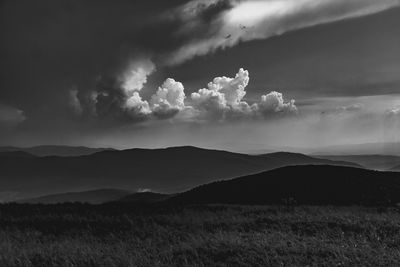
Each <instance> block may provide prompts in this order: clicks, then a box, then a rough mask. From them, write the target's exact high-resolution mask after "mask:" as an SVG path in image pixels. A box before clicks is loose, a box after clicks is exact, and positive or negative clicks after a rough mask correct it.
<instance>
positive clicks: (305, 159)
mask: <svg viewBox="0 0 400 267" xmlns="http://www.w3.org/2000/svg"><path fill="white" fill-rule="evenodd" d="M305 164H329V165H346V166H358V165H357V164H354V163H349V162H343V161H331V160H326V159H318V158H312V157H309V156H305V155H302V154H294V153H283V152H282V153H271V154H264V155H258V156H254V155H246V154H239V153H231V152H226V151H218V150H208V149H201V148H196V147H174V148H166V149H129V150H121V151H102V152H98V153H94V154H91V155H87V156H78V157H57V156H48V157H16V158H15V157H14V158H10V157H3V158H1V159H0V177H1V179H0V188H1V191H2V192H14V194H13V195H17V197H19V198H32V197H36V196H40V195H47V194H55V193H60V192H74V191H82V190H92V189H98V188H123V189H127V190H132V191H137V190H138V189H139V188H149V189H151V190H152V191H157V192H164V193H175V192H181V191H184V190H187V189H189V188H192V187H194V186H197V185H199V184H204V183H208V182H212V181H215V180H221V179H228V178H233V177H238V176H243V175H248V174H252V173H257V172H262V171H266V170H271V169H274V168H278V167H282V166H288V165H305ZM0 193H1V192H0ZM7 195H10V194H7Z"/></svg>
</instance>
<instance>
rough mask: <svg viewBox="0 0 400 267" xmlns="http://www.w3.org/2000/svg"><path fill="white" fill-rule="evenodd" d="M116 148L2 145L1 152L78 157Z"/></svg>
mask: <svg viewBox="0 0 400 267" xmlns="http://www.w3.org/2000/svg"><path fill="white" fill-rule="evenodd" d="M105 150H114V149H112V148H91V147H84V146H53V145H49V146H34V147H12V146H4V147H0V152H16V151H22V152H26V153H29V154H32V155H35V156H38V157H46V156H60V157H76V156H83V155H90V154H93V153H96V152H100V151H105Z"/></svg>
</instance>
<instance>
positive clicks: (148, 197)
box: [117, 192, 173, 204]
mask: <svg viewBox="0 0 400 267" xmlns="http://www.w3.org/2000/svg"><path fill="white" fill-rule="evenodd" d="M172 196H173V195H168V194H161V193H154V192H138V193H133V194H129V195H127V196H124V197H122V198H120V199H118V200H117V201H119V202H127V203H140V204H145V203H156V202H162V201H165V200H167V199H169V198H170V197H172Z"/></svg>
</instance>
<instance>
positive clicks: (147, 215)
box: [0, 203, 400, 266]
mask: <svg viewBox="0 0 400 267" xmlns="http://www.w3.org/2000/svg"><path fill="white" fill-rule="evenodd" d="M399 262H400V213H399V212H398V210H397V209H396V208H376V207H360V206H352V207H333V206H325V207H317V206H298V207H294V206H233V205H232V206H228V205H207V206H206V205H201V206H165V205H146V206H141V207H139V206H135V205H132V204H127V203H111V204H103V205H89V204H58V205H27V204H3V205H0V266H281V265H286V266H287V265H319V266H321V265H322V266H354V265H358V266H388V265H389V266H396V265H397V264H398V263H399Z"/></svg>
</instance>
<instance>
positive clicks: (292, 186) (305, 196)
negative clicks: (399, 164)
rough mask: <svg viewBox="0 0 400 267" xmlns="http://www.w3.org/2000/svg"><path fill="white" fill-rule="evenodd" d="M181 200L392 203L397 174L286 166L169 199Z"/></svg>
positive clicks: (398, 191) (397, 196) (398, 195)
mask: <svg viewBox="0 0 400 267" xmlns="http://www.w3.org/2000/svg"><path fill="white" fill-rule="evenodd" d="M169 201H170V202H172V203H185V204H188V203H190V204H207V203H221V204H222V203H227V204H282V203H287V202H288V201H290V202H295V203H298V204H321V205H325V204H331V205H351V204H366V205H377V204H396V203H399V202H400V175H399V174H398V173H394V172H378V171H371V170H365V169H360V168H352V167H341V166H323V165H320V166H315V165H314V166H312V165H311V166H289V167H283V168H279V169H275V170H271V171H267V172H262V173H258V174H254V175H249V176H244V177H240V178H236V179H232V180H227V181H218V182H213V183H210V184H206V185H202V186H199V187H196V188H194V189H192V190H189V191H187V192H184V193H181V194H179V195H177V196H175V197H172V198H171V199H170V200H169Z"/></svg>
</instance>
